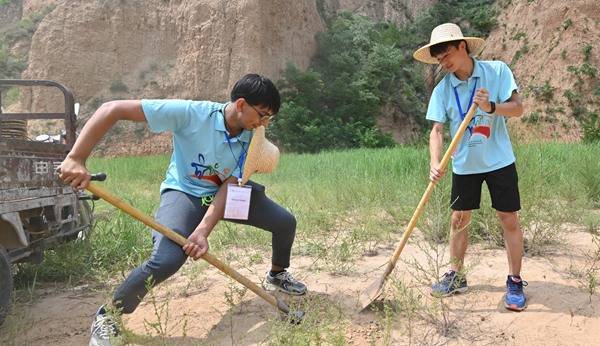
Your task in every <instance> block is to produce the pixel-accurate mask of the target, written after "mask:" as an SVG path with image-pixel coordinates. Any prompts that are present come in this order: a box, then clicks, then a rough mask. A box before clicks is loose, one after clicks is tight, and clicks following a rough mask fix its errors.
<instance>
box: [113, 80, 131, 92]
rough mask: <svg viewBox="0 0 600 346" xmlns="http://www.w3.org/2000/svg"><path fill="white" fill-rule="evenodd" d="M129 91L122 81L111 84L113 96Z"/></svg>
mask: <svg viewBox="0 0 600 346" xmlns="http://www.w3.org/2000/svg"><path fill="white" fill-rule="evenodd" d="M127 90H128V88H127V85H125V83H123V81H122V80H120V79H117V80H114V81H112V83H110V92H112V93H113V94H116V93H119V92H127Z"/></svg>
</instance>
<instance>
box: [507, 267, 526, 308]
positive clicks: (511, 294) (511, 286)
mask: <svg viewBox="0 0 600 346" xmlns="http://www.w3.org/2000/svg"><path fill="white" fill-rule="evenodd" d="M524 286H527V281H524V280H523V279H521V277H520V276H518V275H509V276H508V278H507V279H506V295H505V296H504V306H505V307H506V308H507V309H508V310H512V311H523V310H525V308H526V307H527V297H525V293H523V287H524Z"/></svg>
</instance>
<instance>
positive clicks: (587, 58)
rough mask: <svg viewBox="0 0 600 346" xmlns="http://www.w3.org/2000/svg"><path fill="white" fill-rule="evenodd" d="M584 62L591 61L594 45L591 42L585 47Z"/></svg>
mask: <svg viewBox="0 0 600 346" xmlns="http://www.w3.org/2000/svg"><path fill="white" fill-rule="evenodd" d="M582 51H583V62H589V61H590V57H591V56H592V45H591V44H589V43H588V44H586V45H585V46H584V47H583V50H582Z"/></svg>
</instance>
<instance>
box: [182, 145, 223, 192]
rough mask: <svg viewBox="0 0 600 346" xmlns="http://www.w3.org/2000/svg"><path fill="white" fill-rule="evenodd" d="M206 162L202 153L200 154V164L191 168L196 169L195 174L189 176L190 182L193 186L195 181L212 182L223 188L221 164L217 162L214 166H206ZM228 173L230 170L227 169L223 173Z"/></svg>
mask: <svg viewBox="0 0 600 346" xmlns="http://www.w3.org/2000/svg"><path fill="white" fill-rule="evenodd" d="M205 161H206V160H205V159H204V155H202V153H200V154H198V162H192V163H191V166H192V167H193V168H194V172H193V173H191V174H190V175H189V177H190V179H189V180H190V182H191V183H192V184H193V183H194V179H197V180H204V181H208V182H211V183H213V184H215V185H216V186H221V184H222V183H223V179H221V173H220V172H219V171H218V168H219V163H218V162H215V163H213V164H206V162H205ZM228 172H229V168H225V170H224V171H223V173H224V174H227V173H228Z"/></svg>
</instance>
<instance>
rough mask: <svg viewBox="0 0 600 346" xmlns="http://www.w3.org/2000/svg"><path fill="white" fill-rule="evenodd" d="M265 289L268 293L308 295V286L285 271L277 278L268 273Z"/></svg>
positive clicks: (264, 284)
mask: <svg viewBox="0 0 600 346" xmlns="http://www.w3.org/2000/svg"><path fill="white" fill-rule="evenodd" d="M263 288H264V289H265V290H267V291H273V290H279V291H281V292H284V293H287V294H290V295H293V296H301V295H303V294H305V293H306V285H305V284H303V283H302V282H300V281H298V280H296V279H294V277H293V276H292V274H290V273H289V272H288V271H285V270H284V271H282V272H281V273H277V274H276V275H275V276H272V275H271V272H267V276H266V278H265V282H264V283H263Z"/></svg>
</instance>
